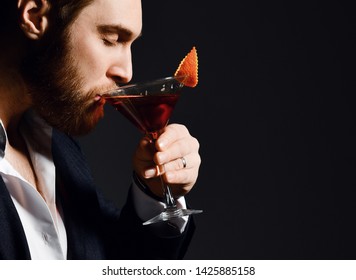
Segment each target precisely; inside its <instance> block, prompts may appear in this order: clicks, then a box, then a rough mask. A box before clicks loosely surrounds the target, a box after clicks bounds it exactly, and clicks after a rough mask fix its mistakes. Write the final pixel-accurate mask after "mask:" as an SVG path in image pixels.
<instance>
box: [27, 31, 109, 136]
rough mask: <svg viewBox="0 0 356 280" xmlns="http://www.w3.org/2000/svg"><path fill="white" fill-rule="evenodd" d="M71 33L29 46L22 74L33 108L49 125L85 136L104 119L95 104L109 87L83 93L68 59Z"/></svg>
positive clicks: (99, 105)
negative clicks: (98, 95)
mask: <svg viewBox="0 0 356 280" xmlns="http://www.w3.org/2000/svg"><path fill="white" fill-rule="evenodd" d="M69 37H70V34H69V32H68V31H67V30H64V31H63V32H61V34H60V36H50V37H49V38H46V39H45V40H44V42H42V43H41V45H36V46H31V50H30V51H29V52H28V54H27V55H26V56H25V59H24V60H23V64H22V74H23V77H24V80H25V82H26V85H27V86H28V94H29V95H30V98H31V100H32V105H33V109H34V110H35V111H36V112H37V113H38V114H39V115H40V116H41V117H42V118H43V119H44V120H45V121H46V122H47V123H48V124H49V125H51V126H53V127H54V128H56V129H58V130H60V131H62V132H65V133H67V134H70V135H73V136H78V135H85V134H87V133H89V132H90V131H91V130H93V129H94V127H95V126H96V124H97V123H98V121H99V120H100V119H101V118H102V117H103V116H104V108H103V107H104V102H103V101H95V96H96V95H97V94H98V93H101V92H104V91H106V90H108V88H107V87H106V88H104V87H100V88H99V87H98V88H92V89H90V90H89V91H84V90H83V85H84V77H82V76H81V75H80V72H79V70H78V69H77V68H76V62H75V59H74V58H73V57H72V56H71V52H70V50H71V48H70V44H69Z"/></svg>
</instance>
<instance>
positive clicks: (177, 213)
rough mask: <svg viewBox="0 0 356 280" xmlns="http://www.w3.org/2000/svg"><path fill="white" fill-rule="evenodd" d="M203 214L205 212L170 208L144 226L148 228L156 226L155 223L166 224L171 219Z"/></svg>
mask: <svg viewBox="0 0 356 280" xmlns="http://www.w3.org/2000/svg"><path fill="white" fill-rule="evenodd" d="M202 212H203V210H194V209H178V208H175V207H170V208H166V209H164V210H163V212H162V213H160V214H159V215H157V216H155V217H153V218H152V219H149V220H148V221H146V222H144V223H143V225H144V226H146V225H150V224H154V223H159V222H165V221H168V220H171V219H175V218H180V217H184V216H189V215H193V214H199V213H202Z"/></svg>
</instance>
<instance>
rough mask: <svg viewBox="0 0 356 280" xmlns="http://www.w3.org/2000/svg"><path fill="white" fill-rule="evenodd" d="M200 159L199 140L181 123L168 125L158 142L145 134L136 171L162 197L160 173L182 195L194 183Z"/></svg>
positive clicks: (134, 158)
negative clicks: (153, 141)
mask: <svg viewBox="0 0 356 280" xmlns="http://www.w3.org/2000/svg"><path fill="white" fill-rule="evenodd" d="M200 163H201V158H200V155H199V142H198V140H197V139H196V138H194V137H193V136H191V135H190V133H189V131H188V129H187V128H186V127H185V126H184V125H180V124H169V125H168V126H166V127H165V128H164V129H163V130H162V131H161V134H160V135H159V137H158V139H157V140H156V141H155V143H152V141H151V140H150V139H149V138H148V137H147V136H145V137H143V138H142V139H141V141H140V143H139V145H138V147H137V149H136V152H135V154H134V157H133V164H134V170H135V172H136V173H137V175H138V176H139V177H140V179H141V180H142V181H143V182H144V183H145V184H146V185H147V186H148V187H149V188H150V190H151V192H153V193H154V194H155V195H157V196H159V197H163V188H162V182H161V179H160V178H159V175H162V178H163V180H164V181H165V183H167V184H168V185H169V186H170V187H171V190H172V193H173V195H174V196H175V197H179V196H183V195H186V194H187V193H188V192H189V191H190V190H191V189H192V187H193V186H194V184H195V182H196V180H197V178H198V172H199V167H200Z"/></svg>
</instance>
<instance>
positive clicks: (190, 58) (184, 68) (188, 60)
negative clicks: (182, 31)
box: [174, 47, 198, 87]
mask: <svg viewBox="0 0 356 280" xmlns="http://www.w3.org/2000/svg"><path fill="white" fill-rule="evenodd" d="M174 76H175V77H180V76H185V78H184V79H183V80H182V82H183V84H184V85H185V86H187V87H195V86H196V85H197V84H198V54H197V50H196V48H195V47H193V48H192V49H191V51H190V52H189V53H188V54H187V55H186V56H185V57H184V58H183V60H182V61H181V62H180V64H179V66H178V69H177V70H176V72H175V73H174Z"/></svg>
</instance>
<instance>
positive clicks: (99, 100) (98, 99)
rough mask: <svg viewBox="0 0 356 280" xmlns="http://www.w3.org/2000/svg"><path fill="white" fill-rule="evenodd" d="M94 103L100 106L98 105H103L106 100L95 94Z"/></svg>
mask: <svg viewBox="0 0 356 280" xmlns="http://www.w3.org/2000/svg"><path fill="white" fill-rule="evenodd" d="M94 101H95V102H96V103H97V104H98V105H99V106H100V105H104V104H105V102H106V100H105V98H102V97H101V95H99V94H97V95H95V97H94Z"/></svg>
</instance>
